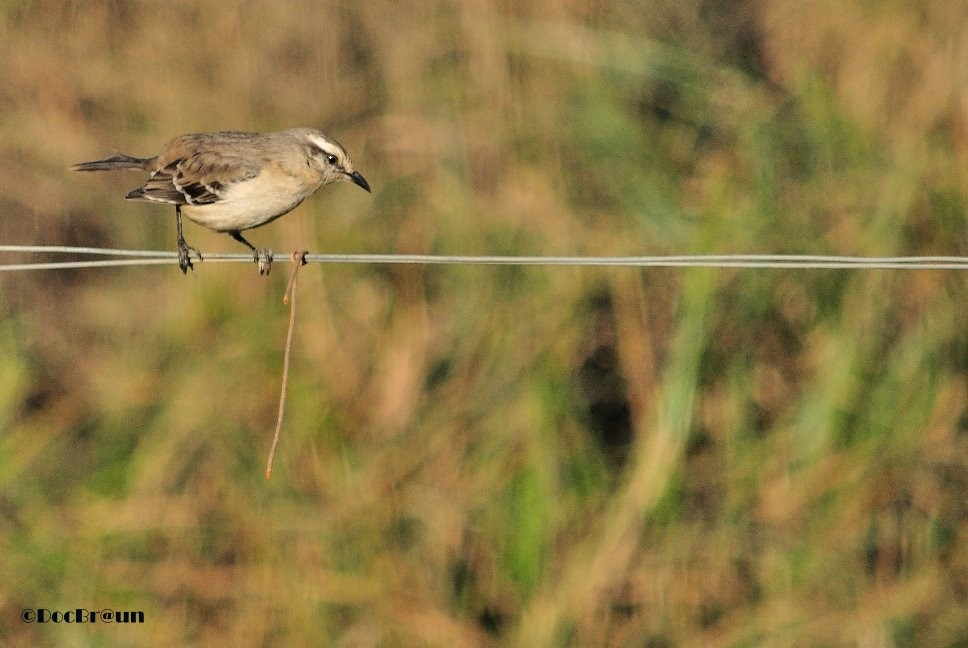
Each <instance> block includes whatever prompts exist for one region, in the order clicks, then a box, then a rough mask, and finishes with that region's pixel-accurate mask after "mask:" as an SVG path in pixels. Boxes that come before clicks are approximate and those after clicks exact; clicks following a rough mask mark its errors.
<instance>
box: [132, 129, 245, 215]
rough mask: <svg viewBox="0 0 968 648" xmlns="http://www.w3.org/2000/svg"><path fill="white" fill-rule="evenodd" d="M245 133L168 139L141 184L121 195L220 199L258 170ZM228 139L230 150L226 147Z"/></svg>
mask: <svg viewBox="0 0 968 648" xmlns="http://www.w3.org/2000/svg"><path fill="white" fill-rule="evenodd" d="M247 135H248V134H247V133H214V134H203V135H185V136H182V137H180V138H176V139H174V140H172V141H171V142H169V143H168V144H167V145H166V146H165V149H164V151H163V152H162V154H161V155H159V156H158V158H157V159H156V161H155V164H154V165H153V167H154V168H153V169H152V170H151V176H150V177H149V178H148V181H147V182H146V183H145V184H144V186H143V187H141V188H139V189H135V190H134V191H132V192H130V193H129V194H128V195H127V196H125V198H128V199H129V200H150V201H154V202H163V203H170V204H174V205H209V204H212V203H215V202H218V201H219V200H222V199H223V198H224V196H225V192H226V190H227V189H228V188H229V187H230V186H231V185H233V184H235V183H237V182H242V181H245V180H248V179H250V178H253V177H255V176H257V175H258V174H259V170H260V164H259V161H258V159H253V156H252V155H251V151H249V150H248V147H247V146H246V143H247V140H248V137H245V136H247ZM229 141H231V144H232V145H233V148H234V150H232V149H226V147H225V144H227V143H229Z"/></svg>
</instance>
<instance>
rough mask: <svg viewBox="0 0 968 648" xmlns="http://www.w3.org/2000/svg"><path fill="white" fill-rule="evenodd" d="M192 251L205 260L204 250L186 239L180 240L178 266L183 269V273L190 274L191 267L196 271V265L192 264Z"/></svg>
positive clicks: (199, 258)
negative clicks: (203, 256) (190, 243)
mask: <svg viewBox="0 0 968 648" xmlns="http://www.w3.org/2000/svg"><path fill="white" fill-rule="evenodd" d="M192 253H194V254H195V256H197V257H198V260H199V261H203V260H204V259H203V258H202V252H201V250H199V249H198V248H197V247H192V246H191V245H189V244H188V243H186V242H185V241H184V240H180V241H178V267H179V268H180V269H181V271H182V274H188V269H189V268H191V269H192V271H193V272H194V271H195V266H194V265H192V256H191V255H192Z"/></svg>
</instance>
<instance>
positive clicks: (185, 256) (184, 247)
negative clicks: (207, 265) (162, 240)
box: [175, 205, 202, 274]
mask: <svg viewBox="0 0 968 648" xmlns="http://www.w3.org/2000/svg"><path fill="white" fill-rule="evenodd" d="M175 225H176V227H177V229H178V267H179V268H181V271H182V274H186V273H187V272H188V269H189V268H192V270H194V269H195V267H194V266H193V265H192V259H191V253H192V252H194V253H195V254H196V255H198V260H199V261H201V260H202V252H201V250H199V249H198V248H196V247H192V246H191V245H189V244H188V243H186V242H185V235H184V234H183V233H182V215H181V205H175Z"/></svg>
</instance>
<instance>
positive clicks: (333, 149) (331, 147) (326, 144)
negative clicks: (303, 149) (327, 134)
mask: <svg viewBox="0 0 968 648" xmlns="http://www.w3.org/2000/svg"><path fill="white" fill-rule="evenodd" d="M309 141H310V142H312V143H313V144H315V145H316V146H318V147H319V148H320V149H321V150H322V151H324V152H325V153H329V154H331V155H336V156H339V155H340V153H341V152H342V151H341V150H340V146H339V145H338V144H335V143H334V142H330V141H329V140H326V139H323V138H322V137H317V136H316V135H310V136H309Z"/></svg>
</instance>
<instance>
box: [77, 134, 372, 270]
mask: <svg viewBox="0 0 968 648" xmlns="http://www.w3.org/2000/svg"><path fill="white" fill-rule="evenodd" d="M71 169H73V170H74V171H110V170H113V169H134V170H138V171H147V172H148V174H149V175H148V181H147V182H146V183H145V185H144V186H143V187H141V188H139V189H135V190H133V191H131V192H129V193H128V195H126V196H125V198H126V199H128V200H147V201H151V202H160V203H168V204H169V205H174V206H175V217H176V224H177V228H178V267H179V268H181V271H182V272H183V273H185V272H188V269H189V268H191V267H192V261H191V258H190V254H191V253H192V252H194V253H195V254H196V255H197V256H198V259H199V260H201V259H202V254H201V252H199V251H198V249H196V248H194V247H191V246H190V245H188V244H187V243H186V242H185V237H184V235H183V234H182V212H184V213H185V216H187V217H188V219H189V220H191V221H194V222H195V223H198V224H199V225H204V226H205V227H207V228H209V229H212V230H215V231H216V232H225V233H227V234H230V235H231V236H232V238H234V239H235V240H236V241H239V242H240V243H244V244H245V245H246V246H248V247H249V249H251V250H252V253H253V256H254V259H255V261H256V262H258V263H259V271H260V273H267V272H268V268H269V266H270V265H271V262H272V253H271V251H269V250H268V249H256V247H255V246H254V245H252V244H251V243H249V242H248V241H247V240H245V237H243V236H242V231H243V230H247V229H252V228H253V227H259V226H260V225H265V224H266V223H268V222H270V221H273V220H275V219H277V218H279V217H280V216H282V215H284V214H287V213H289V212H290V211H292V210H293V209H294V208H295V207H296V206H297V205H299V203H301V202H302V201H303V200H305V199H306V198H307V197H308V196H309V195H310V194H312V193H313V192H314V191H316V190H317V189H319V188H320V187H321V186H323V185H327V184H332V183H334V182H340V181H342V180H348V181H350V182H352V183H354V184H356V185H358V186H360V187H362V188H363V189H366V190H367V191H370V185H369V183H368V182H367V181H366V179H365V178H364V177H363V175H362V174H361V173H360V172H359V171H357V170H356V169H355V168H353V162H352V161H351V160H350V158H349V155H347V154H346V150H345V149H344V148H343V147H342V146H340V144H339V143H338V142H336V141H335V140H333V139H330V138H329V137H327V136H326V135H324V134H323V133H321V132H319V131H318V130H316V129H314V128H290V129H287V130H283V131H279V132H276V133H265V134H261V133H242V132H238V131H223V132H219V133H192V134H189V135H180V136H178V137H176V138H174V139H172V140H170V141H169V142H168V143H167V144H165V145H164V146H163V147H162V149H161V151H160V152H159V153H158V154H157V155H155V156H154V157H149V158H137V157H131V156H130V155H122V154H119V155H115V156H114V157H110V158H107V159H104V160H95V161H94V162H82V163H81V164H75V165H74V166H72V167H71ZM260 257H262V258H260ZM263 259H264V260H263Z"/></svg>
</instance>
